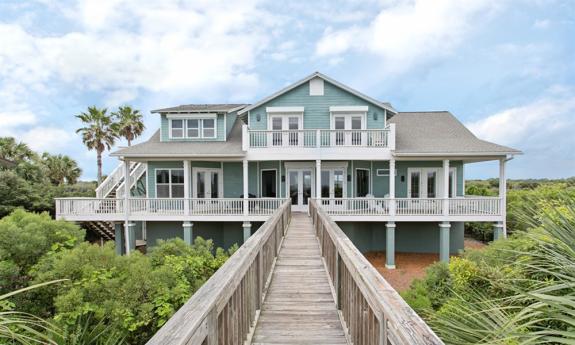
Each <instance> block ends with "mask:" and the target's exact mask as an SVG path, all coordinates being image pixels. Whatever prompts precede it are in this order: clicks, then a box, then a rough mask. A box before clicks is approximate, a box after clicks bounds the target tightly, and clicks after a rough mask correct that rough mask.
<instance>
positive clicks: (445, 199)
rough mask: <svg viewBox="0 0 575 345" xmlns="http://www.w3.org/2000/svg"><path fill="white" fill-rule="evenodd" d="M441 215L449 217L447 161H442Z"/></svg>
mask: <svg viewBox="0 0 575 345" xmlns="http://www.w3.org/2000/svg"><path fill="white" fill-rule="evenodd" d="M443 215H444V216H449V159H444V160H443Z"/></svg>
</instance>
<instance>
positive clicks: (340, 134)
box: [332, 115, 366, 146]
mask: <svg viewBox="0 0 575 345" xmlns="http://www.w3.org/2000/svg"><path fill="white" fill-rule="evenodd" d="M333 129H334V131H333V136H332V145H335V146H360V145H362V144H364V143H365V141H366V137H365V133H363V132H362V131H361V130H362V129H364V122H363V115H336V116H334V117H333Z"/></svg>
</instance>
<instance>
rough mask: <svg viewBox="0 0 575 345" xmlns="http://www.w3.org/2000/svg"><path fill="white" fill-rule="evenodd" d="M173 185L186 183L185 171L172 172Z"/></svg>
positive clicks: (176, 170) (175, 170)
mask: <svg viewBox="0 0 575 345" xmlns="http://www.w3.org/2000/svg"><path fill="white" fill-rule="evenodd" d="M172 183H184V170H183V169H174V170H172Z"/></svg>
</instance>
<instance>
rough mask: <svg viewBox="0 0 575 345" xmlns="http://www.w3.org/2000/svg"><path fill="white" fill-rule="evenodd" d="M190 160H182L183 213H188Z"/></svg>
mask: <svg viewBox="0 0 575 345" xmlns="http://www.w3.org/2000/svg"><path fill="white" fill-rule="evenodd" d="M190 182H191V181H190V161H188V160H185V161H184V214H185V215H186V216H187V215H189V214H190V200H189V199H190Z"/></svg>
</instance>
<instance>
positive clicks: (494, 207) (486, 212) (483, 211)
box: [318, 197, 501, 216]
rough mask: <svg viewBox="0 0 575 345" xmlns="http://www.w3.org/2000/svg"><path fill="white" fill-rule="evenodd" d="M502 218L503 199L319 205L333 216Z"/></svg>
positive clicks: (358, 201)
mask: <svg viewBox="0 0 575 345" xmlns="http://www.w3.org/2000/svg"><path fill="white" fill-rule="evenodd" d="M445 203H447V207H448V208H447V211H448V212H447V216H499V215H501V199H500V198H497V197H465V198H449V199H445V198H443V199H442V198H427V199H425V198H417V199H416V198H396V199H389V198H330V199H326V198H322V199H321V200H318V204H319V205H321V207H322V208H323V209H324V211H325V212H326V213H327V214H329V215H332V216H393V215H395V216H442V215H444V207H445V206H444V205H445Z"/></svg>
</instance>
